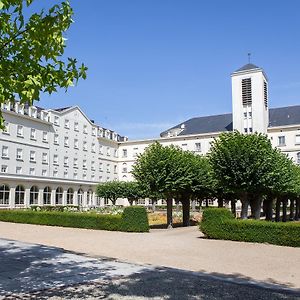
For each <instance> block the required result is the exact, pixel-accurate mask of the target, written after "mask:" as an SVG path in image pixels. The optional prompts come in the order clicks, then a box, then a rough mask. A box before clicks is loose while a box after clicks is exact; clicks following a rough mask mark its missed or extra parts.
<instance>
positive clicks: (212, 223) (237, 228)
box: [200, 208, 300, 247]
mask: <svg viewBox="0 0 300 300" xmlns="http://www.w3.org/2000/svg"><path fill="white" fill-rule="evenodd" d="M200 230H201V231H202V232H203V233H204V234H205V235H206V236H207V237H208V238H212V239H222V240H232V241H244V242H255V243H269V244H275V245H282V246H291V247H300V223H290V222H287V223H281V222H280V223H273V222H267V221H259V220H247V221H246V220H236V219H234V217H233V215H232V214H231V212H229V211H228V210H227V209H222V208H208V209H205V210H204V212H203V218H202V221H201V223H200Z"/></svg>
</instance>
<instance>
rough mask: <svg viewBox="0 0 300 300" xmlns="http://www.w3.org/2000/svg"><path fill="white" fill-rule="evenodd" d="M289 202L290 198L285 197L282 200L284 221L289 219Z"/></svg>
mask: <svg viewBox="0 0 300 300" xmlns="http://www.w3.org/2000/svg"><path fill="white" fill-rule="evenodd" d="M287 202H288V199H287V198H284V199H283V202H282V222H286V219H287V213H286V208H287Z"/></svg>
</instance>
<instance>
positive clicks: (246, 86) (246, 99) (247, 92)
mask: <svg viewBox="0 0 300 300" xmlns="http://www.w3.org/2000/svg"><path fill="white" fill-rule="evenodd" d="M242 100H243V105H249V104H252V88H251V78H245V79H242Z"/></svg>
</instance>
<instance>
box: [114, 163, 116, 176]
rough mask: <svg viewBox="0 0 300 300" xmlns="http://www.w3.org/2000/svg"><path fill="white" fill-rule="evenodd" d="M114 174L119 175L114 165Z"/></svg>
mask: <svg viewBox="0 0 300 300" xmlns="http://www.w3.org/2000/svg"><path fill="white" fill-rule="evenodd" d="M114 173H115V174H117V165H114Z"/></svg>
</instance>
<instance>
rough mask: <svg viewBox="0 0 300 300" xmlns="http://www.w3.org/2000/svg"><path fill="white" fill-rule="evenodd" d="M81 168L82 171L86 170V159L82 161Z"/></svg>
mask: <svg viewBox="0 0 300 300" xmlns="http://www.w3.org/2000/svg"><path fill="white" fill-rule="evenodd" d="M82 166H83V168H84V169H86V159H84V160H83V163H82Z"/></svg>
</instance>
